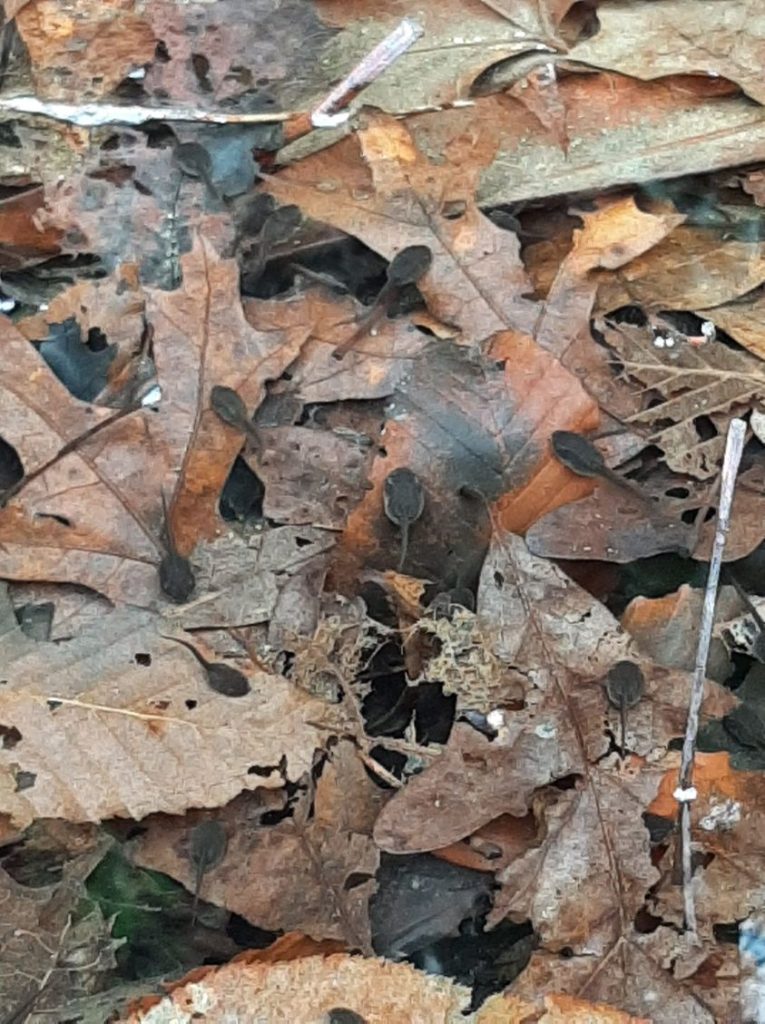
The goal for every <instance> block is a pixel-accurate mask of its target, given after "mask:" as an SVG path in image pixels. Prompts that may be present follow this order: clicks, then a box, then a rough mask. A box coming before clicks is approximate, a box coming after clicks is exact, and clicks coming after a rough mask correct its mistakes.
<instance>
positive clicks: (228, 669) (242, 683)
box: [207, 661, 250, 697]
mask: <svg viewBox="0 0 765 1024" xmlns="http://www.w3.org/2000/svg"><path fill="white" fill-rule="evenodd" d="M207 681H208V683H209V684H210V689H211V690H215V692H216V693H220V694H222V695H223V696H224V697H246V696H247V694H248V693H249V692H250V683H249V680H248V679H247V676H246V675H245V674H244V673H243V672H240V671H239V669H237V668H233V666H231V665H226V664H225V663H224V662H222V661H215V662H213V663H212V664H211V665H208V666H207Z"/></svg>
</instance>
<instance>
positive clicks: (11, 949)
mask: <svg viewBox="0 0 765 1024" xmlns="http://www.w3.org/2000/svg"><path fill="white" fill-rule="evenodd" d="M99 845H100V849H98V848H97V849H95V850H91V851H89V852H87V853H82V854H80V855H79V856H75V857H68V858H67V859H66V860H65V862H64V866H63V878H62V880H61V881H60V882H58V883H57V884H55V885H40V884H39V883H38V884H35V885H20V884H19V883H18V882H16V881H15V880H14V878H13V877H12V876H11V875H10V874H8V873H7V872H6V871H5V870H3V869H2V868H0V905H2V908H3V912H2V918H1V919H0V948H2V950H3V971H2V974H0V1000H2V1006H3V1011H4V1012H5V1011H10V1012H13V1011H14V1010H16V1009H19V1010H20V1009H21V1007H23V1006H24V1005H25V1003H26V1000H28V999H31V998H32V996H33V995H34V994H35V993H36V992H37V991H38V990H40V989H41V991H40V995H39V996H38V997H37V998H36V999H35V1001H34V1004H33V1005H34V1009H35V1010H36V1011H41V1012H45V1011H46V1010H50V1009H51V1007H55V1006H56V1004H57V1003H58V1002H59V1001H60V1000H62V999H66V1000H67V1005H70V1004H71V1002H73V1001H74V999H75V998H76V997H77V996H81V995H83V994H89V993H92V992H97V991H99V990H100V988H101V987H102V986H103V984H104V977H105V976H107V977H108V976H109V974H110V973H111V972H112V971H113V969H114V966H115V963H114V948H115V946H114V944H113V942H112V940H111V938H110V936H109V927H108V926H107V923H106V921H104V919H103V917H102V915H101V913H100V911H99V910H98V909H97V908H95V907H94V906H92V905H91V908H90V912H89V913H86V914H84V915H83V914H82V912H79V913H76V908H77V907H78V906H80V905H81V901H82V899H83V896H84V885H83V882H84V879H85V878H86V877H87V875H88V874H89V873H90V872H91V871H92V870H93V868H94V867H95V865H96V864H97V863H98V861H99V860H100V858H101V857H102V856H103V852H104V851H103V842H101V843H100V844H97V847H98V846H99ZM20 850H23V846H21V845H20V847H19V849H17V851H16V852H17V855H18V853H19V851H20ZM33 856H34V854H33ZM75 914H76V919H77V920H76V923H74V924H73V918H72V915H75ZM85 965H87V968H86V969H83V967H84V966H85ZM62 968H63V969H62ZM66 968H69V970H66ZM107 972H108V973H107ZM31 1010H32V1005H29V1006H28V1007H27V1012H31ZM24 1016H25V1015H24ZM11 1019H12V1018H10V1017H9V1020H11Z"/></svg>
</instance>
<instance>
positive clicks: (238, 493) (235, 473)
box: [220, 456, 266, 522]
mask: <svg viewBox="0 0 765 1024" xmlns="http://www.w3.org/2000/svg"><path fill="white" fill-rule="evenodd" d="M265 493H266V489H265V487H264V486H263V482H262V481H261V480H260V478H259V477H258V476H257V475H256V474H255V473H253V471H252V470H251V469H250V467H249V466H248V465H247V463H246V462H245V461H244V459H243V458H242V457H241V456H237V458H236V460H235V461H234V465H233V466H232V467H231V472H230V473H229V475H228V480H227V481H226V483H225V485H224V487H223V491H222V492H221V496H220V514H221V517H222V518H223V519H225V520H226V521H227V522H231V520H237V521H239V522H244V521H245V520H252V519H262V518H263V498H264V496H265Z"/></svg>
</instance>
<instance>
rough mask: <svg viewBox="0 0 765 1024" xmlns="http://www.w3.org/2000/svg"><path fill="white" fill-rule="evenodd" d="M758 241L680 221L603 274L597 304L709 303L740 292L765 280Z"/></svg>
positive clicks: (604, 307)
mask: <svg viewBox="0 0 765 1024" xmlns="http://www.w3.org/2000/svg"><path fill="white" fill-rule="evenodd" d="M760 248H761V247H760V244H759V242H742V241H738V240H737V239H735V238H725V237H724V236H723V235H722V234H721V233H720V232H719V230H718V231H715V230H710V229H709V228H702V227H698V226H690V225H682V224H681V225H680V226H678V227H676V228H675V229H674V231H672V233H671V234H670V235H669V236H668V237H667V238H666V239H665V240H664V241H663V242H660V243H659V244H658V245H656V246H655V247H654V248H652V249H651V250H650V251H649V252H647V253H646V254H645V255H643V256H639V257H638V258H637V259H634V260H633V261H632V262H631V263H628V264H627V266H625V267H624V268H622V269H620V270H617V271H616V272H615V273H612V274H609V275H608V276H607V277H606V276H605V275H601V277H600V280H599V282H598V310H599V312H601V313H608V312H610V311H611V310H614V309H618V308H619V307H620V306H627V305H630V304H634V305H639V306H644V307H645V308H646V309H647V310H650V311H658V310H662V309H707V308H708V307H712V306H719V305H722V304H723V303H725V302H730V301H732V300H734V299H737V298H740V297H741V296H743V295H745V294H746V293H747V292H749V291H751V290H752V289H753V288H756V287H757V286H758V285H760V284H762V282H763V280H765V256H763V254H762V253H761V252H760Z"/></svg>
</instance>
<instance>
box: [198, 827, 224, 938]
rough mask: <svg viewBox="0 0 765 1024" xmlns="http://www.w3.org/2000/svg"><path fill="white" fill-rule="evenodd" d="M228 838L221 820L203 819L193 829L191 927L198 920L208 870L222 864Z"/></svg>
mask: <svg viewBox="0 0 765 1024" xmlns="http://www.w3.org/2000/svg"><path fill="white" fill-rule="evenodd" d="M227 845H228V839H227V837H226V830H225V829H224V828H223V826H222V825H221V823H220V822H219V821H201V822H200V823H199V824H198V825H195V826H194V828H193V829H192V830H191V836H190V838H189V860H190V861H191V863H192V866H193V867H194V868H195V869H196V874H195V878H194V903H193V906H192V909H191V927H192V928H193V927H194V925H195V924H196V920H197V906H198V904H199V890H200V889H201V888H202V879H203V878H204V876H205V875H206V874H207V872H208V871H209V870H210V869H211V868H214V867H215V866H216V865H218V864H220V862H221V861H222V860H223V858H224V857H225V855H226V847H227Z"/></svg>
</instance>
